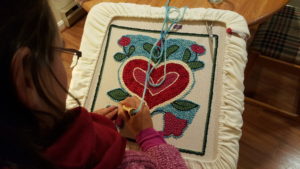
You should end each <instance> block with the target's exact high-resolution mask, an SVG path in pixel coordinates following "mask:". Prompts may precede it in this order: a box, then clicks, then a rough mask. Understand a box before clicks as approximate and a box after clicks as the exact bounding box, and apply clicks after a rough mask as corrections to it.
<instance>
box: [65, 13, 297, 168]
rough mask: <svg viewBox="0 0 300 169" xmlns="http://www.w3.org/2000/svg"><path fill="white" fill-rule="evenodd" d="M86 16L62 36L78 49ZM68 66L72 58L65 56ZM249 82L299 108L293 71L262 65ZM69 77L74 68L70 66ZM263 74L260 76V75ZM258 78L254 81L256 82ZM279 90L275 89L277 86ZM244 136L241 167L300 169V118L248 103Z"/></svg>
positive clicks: (265, 96) (272, 97) (266, 94)
mask: <svg viewBox="0 0 300 169" xmlns="http://www.w3.org/2000/svg"><path fill="white" fill-rule="evenodd" d="M84 21H85V19H82V20H80V21H79V22H78V23H77V24H76V25H74V26H73V27H72V28H69V29H66V30H65V31H64V32H63V33H62V37H63V39H64V40H65V42H66V47H70V48H75V49H78V48H79V45H80V40H81V35H82V32H83V25H84ZM63 60H64V64H65V66H66V67H68V66H69V65H70V62H71V58H70V57H66V56H63ZM254 69H255V70H254V71H253V73H252V74H253V75H251V76H250V79H249V80H248V81H247V83H246V84H245V86H246V90H247V89H248V88H249V89H250V88H251V90H253V95H256V97H258V98H260V99H266V100H269V101H270V102H271V103H273V104H277V105H279V106H281V107H285V108H286V109H287V110H289V111H296V107H297V106H298V104H299V101H297V100H299V90H298V91H297V88H298V89H299V86H298V85H300V84H299V83H300V77H299V76H297V75H293V74H287V73H285V72H280V70H279V69H278V68H276V69H274V70H270V69H264V70H261V71H260V72H257V71H259V67H257V66H256V68H254ZM67 71H68V75H69V79H70V71H71V69H69V68H67ZM258 75H259V76H258ZM253 81H254V82H253ZM275 86H276V87H279V90H277V89H276V90H274V89H273V88H274V87H275ZM243 119H244V126H243V136H242V138H241V140H240V158H239V162H238V169H299V168H300V123H299V122H300V119H299V118H290V117H286V116H283V115H280V114H277V113H274V112H270V111H267V110H263V109H261V108H259V107H257V106H255V105H251V104H247V103H246V104H245V111H244V113H243Z"/></svg>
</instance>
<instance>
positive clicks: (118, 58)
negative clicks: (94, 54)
mask: <svg viewBox="0 0 300 169" xmlns="http://www.w3.org/2000/svg"><path fill="white" fill-rule="evenodd" d="M114 58H115V60H116V61H119V62H120V61H122V60H123V59H125V58H126V55H125V54H124V53H116V54H115V55H114Z"/></svg>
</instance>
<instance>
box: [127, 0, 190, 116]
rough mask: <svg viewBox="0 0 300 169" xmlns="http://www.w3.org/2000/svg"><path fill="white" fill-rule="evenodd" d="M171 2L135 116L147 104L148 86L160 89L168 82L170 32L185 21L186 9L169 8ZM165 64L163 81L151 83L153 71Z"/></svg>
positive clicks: (152, 52) (154, 47)
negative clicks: (172, 15) (174, 15)
mask: <svg viewBox="0 0 300 169" xmlns="http://www.w3.org/2000/svg"><path fill="white" fill-rule="evenodd" d="M169 3H170V0H167V2H166V4H165V9H166V12H165V18H164V21H163V25H162V29H161V32H160V37H159V39H158V40H157V41H156V42H155V43H154V44H155V45H153V47H152V49H151V51H150V57H149V60H148V68H147V72H146V77H145V82H144V90H143V94H142V98H141V103H140V105H139V106H138V108H137V109H136V110H135V111H133V115H134V114H136V113H137V112H139V111H140V110H141V108H142V106H143V104H144V102H145V96H146V92H147V87H148V84H149V86H151V87H159V86H161V85H162V84H163V83H164V81H165V80H166V74H167V66H166V61H167V46H168V39H167V37H168V35H169V32H170V31H171V29H172V28H173V26H174V25H175V24H177V23H178V22H180V21H181V20H182V19H183V16H184V14H185V11H186V8H187V7H184V9H183V12H181V11H180V9H179V8H176V7H170V6H169ZM171 13H177V16H176V17H175V18H174V19H171V18H170V14H171ZM159 42H160V43H161V45H160V46H158V45H157V44H158V43H159ZM158 49H159V50H160V53H159V56H155V55H154V52H155V51H156V50H158ZM153 57H154V58H156V59H158V62H157V63H155V64H154V65H153V66H152V67H151V59H152V58H153ZM161 62H162V63H163V67H164V74H163V78H162V80H161V81H159V82H158V83H156V84H155V83H152V82H150V77H151V73H152V72H153V70H155V68H156V67H157V66H158V65H159V64H160V63H161Z"/></svg>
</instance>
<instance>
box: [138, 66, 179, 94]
mask: <svg viewBox="0 0 300 169" xmlns="http://www.w3.org/2000/svg"><path fill="white" fill-rule="evenodd" d="M133 77H134V80H135V81H136V82H138V83H139V84H140V85H143V86H144V84H145V78H146V71H145V70H143V69H141V68H139V67H136V68H134V69H133ZM178 77H179V74H178V73H177V72H168V73H167V74H166V79H165V81H164V82H163V83H162V84H161V85H160V86H158V87H152V86H150V85H147V89H148V90H149V93H150V94H151V96H155V95H157V94H159V93H160V92H162V91H164V90H166V89H167V88H168V87H170V86H172V85H173V84H174V83H175V82H176V81H177V80H178ZM162 80H163V76H162V77H160V78H159V79H158V80H157V82H155V81H154V80H153V79H152V77H150V82H151V83H152V84H159V83H160V82H161V81H162Z"/></svg>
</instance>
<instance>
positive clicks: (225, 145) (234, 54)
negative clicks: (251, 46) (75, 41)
mask: <svg viewBox="0 0 300 169" xmlns="http://www.w3.org/2000/svg"><path fill="white" fill-rule="evenodd" d="M164 15H165V10H164V9H163V7H161V8H157V7H151V6H148V5H136V4H126V3H101V4H99V5H96V6H95V7H94V8H93V9H92V10H91V11H90V12H89V15H88V17H87V19H86V23H85V27H84V33H83V37H82V41H81V47H80V50H81V51H82V52H83V57H82V58H81V59H80V60H79V62H78V65H77V66H76V67H75V69H74V71H73V73H72V81H71V84H70V92H71V93H72V94H74V95H75V97H77V98H78V99H79V100H80V102H81V103H82V104H83V105H84V104H85V102H86V98H87V94H88V92H89V88H90V84H91V81H92V78H93V74H94V71H95V66H96V64H97V61H98V56H99V54H100V52H101V46H102V40H103V38H104V37H105V35H106V31H107V28H108V26H109V24H110V22H111V21H112V19H113V18H114V17H119V16H122V17H137V18H160V19H161V18H164ZM184 20H185V21H199V20H206V21H217V22H222V23H224V24H225V25H226V28H231V29H232V30H234V31H238V32H240V33H244V34H245V35H249V31H248V26H247V23H246V22H245V20H244V18H243V17H242V16H240V15H238V14H237V13H234V12H231V11H225V10H215V9H203V8H194V9H187V11H186V13H185V16H184ZM101 39H102V40H101ZM225 44H226V46H225V55H224V67H223V82H224V83H223V84H222V88H223V90H222V92H223V93H222V102H221V112H220V117H219V132H218V148H217V149H218V155H217V157H216V159H215V160H214V161H203V162H199V161H195V160H193V159H188V158H186V162H187V164H188V165H189V167H190V168H192V169H198V168H201V167H202V168H205V169H208V168H209V169H211V168H218V169H221V168H223V169H229V168H236V166H237V159H238V152H239V143H238V142H239V139H240V137H241V127H242V124H243V122H242V116H241V113H242V112H243V109H244V104H243V103H244V95H243V90H244V85H243V77H244V68H245V64H246V61H247V53H246V42H245V40H244V39H242V38H239V37H237V36H226V41H225ZM74 106H77V104H76V102H75V101H74V100H73V99H72V98H71V97H68V99H67V107H69V108H71V107H74Z"/></svg>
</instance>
